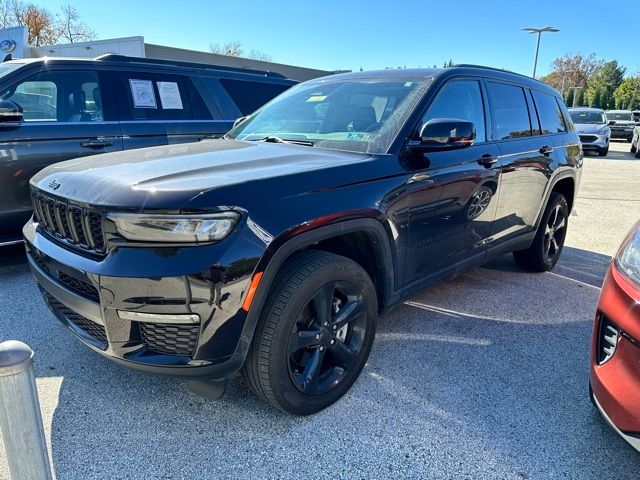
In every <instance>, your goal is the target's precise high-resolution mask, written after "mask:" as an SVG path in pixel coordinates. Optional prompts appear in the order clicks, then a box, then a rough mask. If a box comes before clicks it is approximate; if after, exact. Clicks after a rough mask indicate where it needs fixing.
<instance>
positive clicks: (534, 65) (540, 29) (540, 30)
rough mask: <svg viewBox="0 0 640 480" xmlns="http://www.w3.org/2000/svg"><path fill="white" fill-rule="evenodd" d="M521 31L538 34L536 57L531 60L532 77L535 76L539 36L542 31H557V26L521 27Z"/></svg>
mask: <svg viewBox="0 0 640 480" xmlns="http://www.w3.org/2000/svg"><path fill="white" fill-rule="evenodd" d="M522 31H524V32H529V33H537V34H538V42H537V43H536V58H535V60H534V61H533V78H536V68H537V67H538V51H539V50H540V37H541V36H542V32H559V31H560V30H558V29H557V28H554V27H550V26H546V27H542V28H523V29H522Z"/></svg>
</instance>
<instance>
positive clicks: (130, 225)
mask: <svg viewBox="0 0 640 480" xmlns="http://www.w3.org/2000/svg"><path fill="white" fill-rule="evenodd" d="M107 218H108V219H109V220H111V221H112V222H113V223H115V225H116V229H117V231H118V233H119V234H120V235H122V236H123V237H124V238H126V239H127V240H133V241H138V242H165V243H169V242H176V243H178V242H184V243H202V242H215V241H218V240H222V239H223V238H224V237H226V236H227V235H228V234H229V232H231V230H233V227H234V226H235V225H236V223H237V222H238V219H239V218H240V214H239V213H237V212H220V213H212V214H206V215H156V214H135V213H132V214H129V213H111V214H109V215H107Z"/></svg>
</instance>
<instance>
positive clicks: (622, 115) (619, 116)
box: [607, 112, 633, 122]
mask: <svg viewBox="0 0 640 480" xmlns="http://www.w3.org/2000/svg"><path fill="white" fill-rule="evenodd" d="M607 118H608V119H609V120H628V121H630V122H631V121H633V115H631V112H607Z"/></svg>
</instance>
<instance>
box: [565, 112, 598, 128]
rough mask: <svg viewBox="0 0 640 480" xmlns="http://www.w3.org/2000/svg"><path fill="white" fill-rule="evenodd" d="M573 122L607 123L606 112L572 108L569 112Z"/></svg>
mask: <svg viewBox="0 0 640 480" xmlns="http://www.w3.org/2000/svg"><path fill="white" fill-rule="evenodd" d="M569 115H571V120H573V123H581V124H588V125H602V124H604V123H607V120H606V118H605V116H604V112H592V111H589V110H572V111H570V112H569Z"/></svg>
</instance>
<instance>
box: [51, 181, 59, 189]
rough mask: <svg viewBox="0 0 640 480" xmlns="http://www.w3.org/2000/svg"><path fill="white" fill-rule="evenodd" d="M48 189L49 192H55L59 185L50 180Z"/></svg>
mask: <svg viewBox="0 0 640 480" xmlns="http://www.w3.org/2000/svg"><path fill="white" fill-rule="evenodd" d="M49 188H50V189H51V190H57V189H59V188H60V184H59V183H58V182H57V181H55V180H51V183H49Z"/></svg>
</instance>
